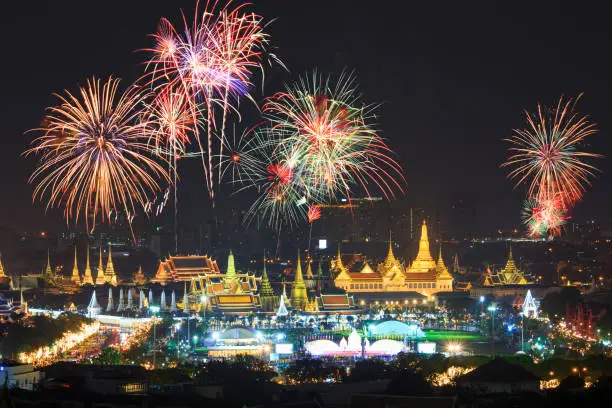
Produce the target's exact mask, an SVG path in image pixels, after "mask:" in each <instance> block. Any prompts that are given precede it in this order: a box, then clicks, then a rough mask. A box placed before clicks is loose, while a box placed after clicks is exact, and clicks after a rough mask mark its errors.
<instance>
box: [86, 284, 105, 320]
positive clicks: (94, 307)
mask: <svg viewBox="0 0 612 408" xmlns="http://www.w3.org/2000/svg"><path fill="white" fill-rule="evenodd" d="M101 311H102V308H101V307H100V304H99V303H98V298H97V297H96V291H95V290H93V292H92V294H91V300H90V301H89V306H87V317H89V318H92V317H94V316H97V315H99V314H100V312H101Z"/></svg>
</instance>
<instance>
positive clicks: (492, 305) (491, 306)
mask: <svg viewBox="0 0 612 408" xmlns="http://www.w3.org/2000/svg"><path fill="white" fill-rule="evenodd" d="M487 310H488V311H489V313H491V358H493V357H495V316H494V313H495V311H496V310H497V306H496V305H495V304H494V303H491V304H490V305H489V307H487Z"/></svg>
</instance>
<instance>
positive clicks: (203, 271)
mask: <svg viewBox="0 0 612 408" xmlns="http://www.w3.org/2000/svg"><path fill="white" fill-rule="evenodd" d="M211 274H212V275H219V274H221V271H220V270H219V266H218V265H217V261H214V260H212V259H211V258H209V257H208V256H206V255H204V256H199V255H192V256H170V258H168V259H166V260H163V261H161V262H160V263H159V267H158V268H157V272H156V273H155V277H154V278H153V279H151V282H152V283H160V284H162V285H166V284H168V283H172V282H183V281H187V282H189V281H191V280H192V279H197V278H198V277H200V276H206V275H211Z"/></svg>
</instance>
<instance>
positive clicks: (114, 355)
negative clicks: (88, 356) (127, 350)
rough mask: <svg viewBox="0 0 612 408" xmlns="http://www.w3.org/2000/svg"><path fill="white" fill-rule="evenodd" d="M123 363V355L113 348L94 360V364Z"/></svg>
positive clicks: (107, 349) (108, 348)
mask: <svg viewBox="0 0 612 408" xmlns="http://www.w3.org/2000/svg"><path fill="white" fill-rule="evenodd" d="M121 362H122V358H121V353H119V351H117V350H116V349H114V348H112V347H107V348H105V349H104V350H102V353H100V355H99V356H98V357H96V358H94V359H93V363H94V364H102V365H119V364H121Z"/></svg>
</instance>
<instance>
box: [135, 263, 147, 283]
mask: <svg viewBox="0 0 612 408" xmlns="http://www.w3.org/2000/svg"><path fill="white" fill-rule="evenodd" d="M132 281H133V283H134V284H135V285H144V284H145V283H146V282H147V279H146V278H145V275H144V272H143V271H142V265H138V271H136V273H135V274H134V278H133V279H132Z"/></svg>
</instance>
